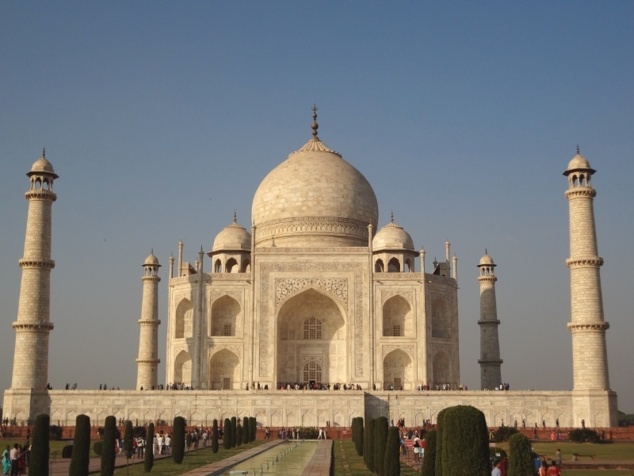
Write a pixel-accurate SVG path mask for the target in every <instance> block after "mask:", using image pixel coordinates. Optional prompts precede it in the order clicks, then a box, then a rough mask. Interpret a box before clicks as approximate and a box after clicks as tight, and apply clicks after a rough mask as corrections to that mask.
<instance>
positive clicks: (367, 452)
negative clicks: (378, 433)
mask: <svg viewBox="0 0 634 476" xmlns="http://www.w3.org/2000/svg"><path fill="white" fill-rule="evenodd" d="M363 460H364V461H365V465H366V466H367V467H368V469H369V470H370V471H372V472H373V473H374V418H366V419H365V431H364V432H363Z"/></svg>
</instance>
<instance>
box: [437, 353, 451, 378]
mask: <svg viewBox="0 0 634 476" xmlns="http://www.w3.org/2000/svg"><path fill="white" fill-rule="evenodd" d="M433 372H434V374H433V375H434V381H433V385H442V384H445V383H451V368H450V361H449V356H448V355H447V353H446V352H445V351H442V350H439V351H438V352H436V354H434V362H433Z"/></svg>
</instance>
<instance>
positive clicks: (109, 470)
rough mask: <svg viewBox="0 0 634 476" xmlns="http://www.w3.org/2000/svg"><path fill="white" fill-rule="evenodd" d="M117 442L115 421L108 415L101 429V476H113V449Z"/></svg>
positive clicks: (114, 455)
mask: <svg viewBox="0 0 634 476" xmlns="http://www.w3.org/2000/svg"><path fill="white" fill-rule="evenodd" d="M116 440H117V419H116V418H115V417H114V416H112V415H110V416H107V417H106V423H105V425H104V428H103V448H102V450H101V473H100V474H101V476H112V475H113V474H114V464H115V457H116V454H115V449H116Z"/></svg>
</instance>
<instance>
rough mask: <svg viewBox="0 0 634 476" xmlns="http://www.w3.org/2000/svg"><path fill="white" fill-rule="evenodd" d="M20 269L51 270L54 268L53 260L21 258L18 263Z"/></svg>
mask: <svg viewBox="0 0 634 476" xmlns="http://www.w3.org/2000/svg"><path fill="white" fill-rule="evenodd" d="M18 265H19V266H20V268H22V269H24V268H38V269H53V268H54V267H55V260H52V259H27V258H22V259H21V260H20V261H18Z"/></svg>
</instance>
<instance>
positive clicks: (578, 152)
mask: <svg viewBox="0 0 634 476" xmlns="http://www.w3.org/2000/svg"><path fill="white" fill-rule="evenodd" d="M577 155H581V152H580V151H579V144H577Z"/></svg>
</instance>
